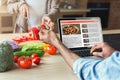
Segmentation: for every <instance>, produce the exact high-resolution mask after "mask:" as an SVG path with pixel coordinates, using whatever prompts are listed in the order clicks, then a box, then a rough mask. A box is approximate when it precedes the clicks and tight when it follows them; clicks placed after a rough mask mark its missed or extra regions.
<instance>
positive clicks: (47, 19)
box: [42, 16, 55, 30]
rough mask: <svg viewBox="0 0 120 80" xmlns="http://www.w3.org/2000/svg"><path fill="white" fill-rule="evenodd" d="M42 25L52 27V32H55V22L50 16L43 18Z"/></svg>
mask: <svg viewBox="0 0 120 80" xmlns="http://www.w3.org/2000/svg"><path fill="white" fill-rule="evenodd" d="M42 24H47V25H48V26H49V27H50V30H54V27H55V25H54V22H53V21H52V20H51V19H50V17H48V16H44V17H43V18H42Z"/></svg>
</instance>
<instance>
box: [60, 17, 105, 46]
mask: <svg viewBox="0 0 120 80" xmlns="http://www.w3.org/2000/svg"><path fill="white" fill-rule="evenodd" d="M60 25H61V33H62V42H63V44H65V45H66V46H67V47H68V48H73V47H90V46H92V45H93V44H95V43H100V42H102V41H103V39H102V38H101V37H102V35H101V24H100V23H99V21H98V20H97V19H96V20H61V21H60Z"/></svg>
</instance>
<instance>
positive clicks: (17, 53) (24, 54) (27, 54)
mask: <svg viewBox="0 0 120 80" xmlns="http://www.w3.org/2000/svg"><path fill="white" fill-rule="evenodd" d="M33 53H36V54H38V55H39V57H42V56H43V55H44V53H45V52H44V51H43V50H29V51H16V52H14V53H13V54H14V56H18V57H20V56H31V55H32V54H33Z"/></svg>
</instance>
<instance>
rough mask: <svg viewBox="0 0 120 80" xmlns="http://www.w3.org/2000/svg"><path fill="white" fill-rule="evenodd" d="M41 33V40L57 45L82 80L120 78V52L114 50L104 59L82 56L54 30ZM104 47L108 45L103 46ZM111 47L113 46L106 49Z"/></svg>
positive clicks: (112, 79) (111, 79)
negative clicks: (62, 40) (69, 46)
mask: <svg viewBox="0 0 120 80" xmlns="http://www.w3.org/2000/svg"><path fill="white" fill-rule="evenodd" d="M39 35H40V40H42V41H44V42H46V43H49V44H52V45H54V46H56V47H57V49H58V51H59V52H60V53H61V55H62V57H63V58H64V60H65V61H66V62H67V63H68V65H69V66H70V67H71V68H72V69H73V71H74V73H75V74H76V75H77V76H78V77H79V78H80V80H116V79H120V76H119V74H120V68H119V65H120V52H117V51H116V52H115V51H114V52H113V54H112V55H111V56H109V57H108V58H106V59H104V60H95V59H88V58H81V57H79V56H77V55H76V54H75V53H73V52H71V51H70V50H69V49H68V48H67V47H65V46H64V45H63V43H62V42H61V41H60V40H59V39H58V38H57V35H56V34H55V33H54V32H53V31H49V30H44V29H41V30H40V33H39ZM103 48H108V47H106V46H103ZM109 49H111V48H108V49H106V50H109ZM93 51H94V50H93ZM103 51H104V50H103ZM113 74H114V75H113Z"/></svg>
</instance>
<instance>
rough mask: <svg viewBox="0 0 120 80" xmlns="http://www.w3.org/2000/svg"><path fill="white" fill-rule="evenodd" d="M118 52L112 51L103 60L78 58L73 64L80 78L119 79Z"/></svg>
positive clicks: (119, 64) (119, 57)
mask: <svg viewBox="0 0 120 80" xmlns="http://www.w3.org/2000/svg"><path fill="white" fill-rule="evenodd" d="M119 66H120V52H117V51H116V52H114V53H113V54H112V55H111V56H109V57H108V58H106V59H104V60H95V59H88V58H79V59H77V60H76V61H75V62H74V64H73V70H74V73H75V74H76V75H77V76H78V77H79V78H80V80H119V79H120V76H119V74H120V67H119Z"/></svg>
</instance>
